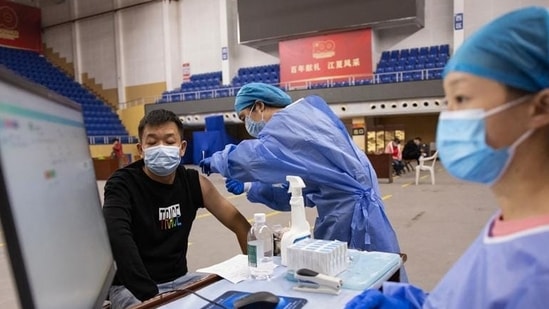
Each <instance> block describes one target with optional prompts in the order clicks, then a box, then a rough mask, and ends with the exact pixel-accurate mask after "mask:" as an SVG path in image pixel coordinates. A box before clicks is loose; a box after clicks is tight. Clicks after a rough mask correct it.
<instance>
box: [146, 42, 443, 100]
mask: <svg viewBox="0 0 549 309" xmlns="http://www.w3.org/2000/svg"><path fill="white" fill-rule="evenodd" d="M449 57H450V46H449V45H448V44H444V45H433V46H424V47H415V48H408V49H400V50H389V51H383V52H382V53H381V57H380V60H379V62H378V63H377V65H376V69H375V71H374V74H373V76H371V77H364V78H358V79H355V78H349V79H348V80H336V81H331V80H325V81H320V82H312V83H308V84H307V88H309V89H319V88H332V87H349V86H361V85H369V84H385V83H397V82H409V81H421V80H431V79H441V78H442V77H441V75H442V69H443V68H444V66H445V65H446V63H447V62H448V59H449ZM214 76H219V77H220V76H221V72H211V73H204V74H199V75H198V77H194V75H193V76H191V83H184V84H182V87H181V89H176V90H172V91H166V92H164V93H163V94H162V98H161V99H160V100H159V101H158V102H157V103H168V102H181V101H194V100H203V99H212V98H221V97H227V96H234V95H236V93H237V92H238V90H239V89H240V87H242V86H243V85H245V84H247V83H251V82H264V83H268V84H273V85H277V86H280V66H279V65H278V64H272V65H264V66H256V67H247V68H240V69H239V70H238V72H237V75H236V76H235V77H234V78H233V79H232V82H231V85H229V86H221V85H220V84H221V80H219V81H218V80H217V79H215V82H213V83H212V82H211V81H212V80H211V79H212V77H214ZM204 80H206V82H204ZM208 80H210V81H209V82H208ZM196 81H202V82H201V83H200V84H196ZM281 88H282V89H283V87H281Z"/></svg>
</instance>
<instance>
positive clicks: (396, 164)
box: [385, 137, 404, 175]
mask: <svg viewBox="0 0 549 309" xmlns="http://www.w3.org/2000/svg"><path fill="white" fill-rule="evenodd" d="M385 153H389V154H391V156H392V158H393V169H394V170H395V173H396V174H397V175H400V174H402V171H403V170H404V163H402V152H401V150H400V139H398V138H397V137H395V138H394V139H393V140H392V141H390V142H389V143H388V144H387V146H386V147H385Z"/></svg>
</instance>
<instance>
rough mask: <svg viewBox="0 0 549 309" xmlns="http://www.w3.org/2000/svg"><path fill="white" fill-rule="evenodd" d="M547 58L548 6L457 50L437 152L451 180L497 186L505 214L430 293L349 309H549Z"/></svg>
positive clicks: (408, 289) (395, 290)
mask: <svg viewBox="0 0 549 309" xmlns="http://www.w3.org/2000/svg"><path fill="white" fill-rule="evenodd" d="M548 54H549V10H548V9H547V8H546V7H528V8H523V9H519V10H516V11H513V12H510V13H507V14H506V15H504V16H502V17H500V18H497V19H495V20H494V21H492V22H491V23H489V24H488V25H486V26H484V27H482V28H480V29H479V30H478V31H477V32H476V33H473V35H471V36H470V37H469V38H468V39H467V40H465V42H464V43H463V44H462V45H461V46H460V47H459V48H458V49H457V51H456V52H455V53H454V55H453V56H452V57H451V58H450V61H449V62H448V63H447V64H446V67H445V69H444V72H443V78H444V81H443V86H444V92H445V94H446V98H447V100H448V110H447V111H442V112H441V113H440V117H439V120H438V128H437V138H436V143H437V145H436V146H437V150H438V151H439V155H440V160H441V162H442V164H443V165H444V167H445V168H446V170H447V171H448V172H449V173H450V174H452V175H453V176H455V177H457V178H459V179H462V180H465V181H470V182H476V183H480V184H484V185H487V186H490V189H491V191H492V193H493V194H494V196H495V198H496V201H497V202H498V204H499V209H498V210H497V211H496V212H495V213H494V215H493V217H492V218H491V219H490V220H489V221H488V222H487V223H486V226H485V227H484V229H483V230H482V231H481V232H480V234H479V236H478V237H477V239H476V240H475V241H474V242H473V244H472V245H471V246H470V247H469V248H468V249H467V250H466V251H465V252H464V254H463V256H462V257H461V258H460V259H459V260H458V261H457V262H456V263H455V264H454V265H453V266H452V268H451V269H450V271H448V273H447V274H446V275H445V276H444V278H443V279H442V280H441V281H440V282H439V283H438V285H437V286H436V287H435V289H434V290H433V291H432V292H431V293H429V294H426V293H424V292H423V291H421V290H420V289H418V288H416V287H413V286H411V285H409V284H402V283H391V282H385V283H384V284H383V291H382V292H380V291H379V290H375V289H370V290H366V291H365V292H363V293H362V294H361V295H358V296H356V297H355V298H354V299H353V300H352V301H351V302H350V303H349V304H347V306H346V308H347V309H352V308H360V309H367V308H446V309H452V308H528V309H537V308H547V307H548V300H549V294H548V293H547V292H548V290H549V250H547V244H549V202H548V201H549V165H547V164H539V162H545V161H547V158H549V78H548V76H549V57H547V55H548ZM532 149H536V151H532ZM464 207H471V206H468V205H464ZM474 207H477V205H475V206H474ZM456 237H459V235H456ZM449 241H451V240H450V239H449Z"/></svg>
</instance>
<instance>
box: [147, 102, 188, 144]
mask: <svg viewBox="0 0 549 309" xmlns="http://www.w3.org/2000/svg"><path fill="white" fill-rule="evenodd" d="M168 122H173V123H175V125H176V126H177V130H178V131H179V135H180V136H181V140H183V123H181V120H179V118H178V117H177V116H176V115H175V114H174V113H173V112H171V111H169V110H165V109H157V110H153V111H151V112H150V113H148V114H147V115H145V117H143V119H141V121H140V122H139V126H138V127H137V131H138V133H139V141H140V142H143V131H144V130H145V126H147V125H149V126H152V127H155V126H159V125H163V124H165V123H168Z"/></svg>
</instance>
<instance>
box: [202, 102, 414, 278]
mask: <svg viewBox="0 0 549 309" xmlns="http://www.w3.org/2000/svg"><path fill="white" fill-rule="evenodd" d="M211 169H212V171H213V172H217V173H220V174H222V175H223V176H225V177H230V178H235V179H238V180H240V181H255V183H254V184H253V185H252V188H251V190H250V191H249V192H248V199H249V200H250V201H252V202H260V203H263V204H265V205H267V206H269V207H271V208H273V209H275V210H281V211H288V210H290V206H289V194H288V193H287V189H284V188H279V187H273V186H272V185H271V184H277V183H286V176H287V175H295V176H300V177H301V178H302V179H303V181H304V182H305V185H306V188H305V190H304V194H306V200H307V202H308V203H312V204H313V205H315V206H316V207H317V211H318V218H317V219H316V222H315V226H314V237H315V238H317V239H327V240H336V239H337V240H340V241H346V242H347V243H348V244H349V247H350V248H354V249H359V250H369V251H384V252H395V253H397V252H400V249H399V246H398V241H397V238H396V235H395V232H394V230H393V228H392V227H391V224H390V223H389V220H388V219H387V216H386V214H385V210H384V206H383V202H382V200H381V194H380V191H379V186H378V181H377V176H376V174H375V171H374V169H373V167H372V165H371V164H370V162H369V160H368V158H367V157H366V155H365V154H364V152H363V151H362V150H360V149H359V148H358V147H357V146H356V144H355V143H354V142H353V141H352V140H351V137H350V136H349V134H348V132H347V130H346V128H345V126H344V125H343V123H342V122H341V120H339V118H338V117H337V115H335V114H334V113H333V111H332V110H331V109H330V107H329V106H328V104H326V102H325V101H324V100H323V99H322V98H320V97H318V96H308V97H306V98H304V99H300V100H298V101H296V102H294V103H293V104H291V105H289V106H287V107H286V108H284V109H283V110H280V111H278V112H277V113H275V114H274V115H273V117H272V118H271V119H270V120H269V121H268V122H267V124H266V125H265V127H264V129H263V130H262V131H261V132H260V133H259V136H258V138H257V139H253V140H245V141H242V142H241V143H240V144H238V145H228V146H226V147H225V149H224V150H223V151H219V152H216V153H214V154H213V156H212V157H211ZM257 181H260V182H261V183H258V182H257ZM403 276H404V277H405V275H404V274H403Z"/></svg>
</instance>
